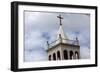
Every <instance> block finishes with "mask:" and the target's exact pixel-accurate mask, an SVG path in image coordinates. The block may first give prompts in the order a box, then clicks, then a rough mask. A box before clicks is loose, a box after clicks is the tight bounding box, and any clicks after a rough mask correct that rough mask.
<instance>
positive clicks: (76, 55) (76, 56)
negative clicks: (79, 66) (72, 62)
mask: <svg viewBox="0 0 100 73" xmlns="http://www.w3.org/2000/svg"><path fill="white" fill-rule="evenodd" d="M75 58H76V59H79V54H78V52H77V51H76V52H75Z"/></svg>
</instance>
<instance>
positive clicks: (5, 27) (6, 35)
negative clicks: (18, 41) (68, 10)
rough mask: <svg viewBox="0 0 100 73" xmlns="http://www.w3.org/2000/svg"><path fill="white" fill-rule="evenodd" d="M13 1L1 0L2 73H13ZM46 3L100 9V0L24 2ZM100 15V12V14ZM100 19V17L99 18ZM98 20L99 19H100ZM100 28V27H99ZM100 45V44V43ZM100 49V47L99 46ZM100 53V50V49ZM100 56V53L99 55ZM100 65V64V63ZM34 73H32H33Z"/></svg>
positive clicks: (72, 71) (77, 70)
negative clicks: (11, 64)
mask: <svg viewBox="0 0 100 73" xmlns="http://www.w3.org/2000/svg"><path fill="white" fill-rule="evenodd" d="M11 1H13V0H0V73H11V71H10V70H9V69H10V45H11V44H10V29H11V28H10V21H11V20H10V19H11V15H10V2H11ZM24 1H34V2H46V3H62V4H63V3H65V4H81V5H98V7H99V9H100V5H99V4H100V3H99V2H100V0H24ZM98 13H100V10H99V12H98ZM98 16H100V14H98ZM99 18H100V17H99ZM99 18H98V19H99ZM99 23H100V22H99ZM99 23H98V24H99ZM99 26H100V25H99ZM99 30H100V29H99ZM99 37H100V34H99ZM99 43H100V42H99ZM99 47H100V46H99ZM98 52H100V48H98ZM98 55H100V53H99V54H98ZM99 61H100V58H99ZM99 64H100V62H99ZM99 68H100V66H98V67H91V68H74V69H60V70H44V71H35V72H36V73H40V72H41V73H51V72H52V73H55V72H59V73H61V72H63V73H80V72H81V73H87V72H88V73H91V72H93V73H98V72H100V71H99ZM32 72H33V71H30V73H32Z"/></svg>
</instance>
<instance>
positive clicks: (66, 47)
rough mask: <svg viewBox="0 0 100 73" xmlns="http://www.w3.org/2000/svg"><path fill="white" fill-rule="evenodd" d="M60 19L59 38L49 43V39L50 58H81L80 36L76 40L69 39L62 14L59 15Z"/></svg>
mask: <svg viewBox="0 0 100 73" xmlns="http://www.w3.org/2000/svg"><path fill="white" fill-rule="evenodd" d="M57 18H59V20H60V27H59V31H58V33H57V39H55V40H54V41H53V42H51V43H49V42H48V41H47V47H48V49H47V54H48V60H71V59H80V45H79V41H78V38H77V37H76V39H75V40H70V39H68V36H66V34H65V32H64V29H63V26H62V19H63V18H62V17H61V15H59V16H57Z"/></svg>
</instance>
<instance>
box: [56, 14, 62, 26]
mask: <svg viewBox="0 0 100 73" xmlns="http://www.w3.org/2000/svg"><path fill="white" fill-rule="evenodd" d="M57 18H59V20H60V25H62V19H63V18H62V17H61V15H59V16H57Z"/></svg>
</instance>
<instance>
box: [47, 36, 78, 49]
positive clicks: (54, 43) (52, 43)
mask: <svg viewBox="0 0 100 73" xmlns="http://www.w3.org/2000/svg"><path fill="white" fill-rule="evenodd" d="M59 43H63V44H69V45H79V41H78V40H69V39H63V38H62V39H57V40H55V41H53V42H51V43H49V44H48V48H51V47H53V46H55V45H57V44H59Z"/></svg>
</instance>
